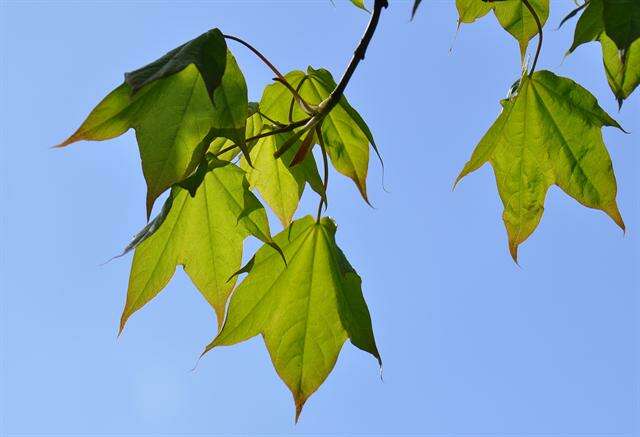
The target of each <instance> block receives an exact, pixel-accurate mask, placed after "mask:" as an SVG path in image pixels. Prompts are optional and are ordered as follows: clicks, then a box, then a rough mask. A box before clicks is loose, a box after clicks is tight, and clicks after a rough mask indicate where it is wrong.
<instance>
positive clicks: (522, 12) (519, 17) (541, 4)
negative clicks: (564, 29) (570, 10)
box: [456, 0, 549, 57]
mask: <svg viewBox="0 0 640 437" xmlns="http://www.w3.org/2000/svg"><path fill="white" fill-rule="evenodd" d="M529 3H530V4H531V7H532V8H533V9H534V11H536V13H537V15H538V18H539V19H540V24H541V25H542V26H544V25H545V23H546V22H547V18H549V0H529ZM456 8H457V9H458V22H459V23H472V22H474V21H475V20H477V19H478V18H481V17H484V16H485V15H487V13H488V12H489V11H490V10H493V12H494V14H495V16H496V18H497V19H498V22H499V23H500V25H501V26H502V27H503V28H504V29H505V30H506V31H507V32H509V33H510V34H511V35H512V36H513V37H514V38H515V39H516V40H518V45H519V46H520V55H521V56H522V57H524V54H525V52H526V51H527V46H528V45H529V41H530V40H531V38H533V37H534V36H535V35H536V34H537V33H538V25H537V24H536V20H535V18H534V16H533V15H532V14H531V12H530V11H529V9H528V8H527V7H526V6H525V5H524V3H523V2H522V0H501V1H493V2H490V1H483V0H456Z"/></svg>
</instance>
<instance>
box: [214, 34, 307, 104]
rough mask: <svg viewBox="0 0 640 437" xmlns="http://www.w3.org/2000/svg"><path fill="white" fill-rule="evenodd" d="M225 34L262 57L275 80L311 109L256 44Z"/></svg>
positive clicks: (227, 37)
mask: <svg viewBox="0 0 640 437" xmlns="http://www.w3.org/2000/svg"><path fill="white" fill-rule="evenodd" d="M223 36H224V37H225V38H226V39H230V40H232V41H236V42H239V43H240V44H242V45H243V46H245V47H246V48H248V49H249V50H251V51H252V52H253V53H254V54H255V55H256V56H257V57H258V58H260V60H261V61H262V62H264V64H265V65H266V66H267V67H269V68H270V69H271V71H273V73H274V74H275V75H276V78H275V79H274V80H277V81H278V82H280V83H282V84H283V85H284V86H285V87H287V89H288V90H289V91H290V92H291V94H293V96H294V97H295V98H296V100H297V101H298V102H300V106H302V107H303V108H305V111H306V110H307V109H309V110H311V108H310V106H309V105H308V104H307V102H305V101H304V99H303V98H302V97H301V96H300V94H298V93H297V92H296V90H295V89H294V88H293V87H292V86H291V84H290V83H289V82H288V81H287V79H285V77H284V75H283V74H282V73H281V72H280V70H278V69H277V68H276V66H275V65H273V64H272V63H271V61H269V60H268V59H267V57H266V56H265V55H263V54H262V53H260V51H259V50H258V49H256V48H255V47H254V46H252V45H251V44H249V43H248V42H246V41H245V40H243V39H242V38H238V37H237V36H233V35H223Z"/></svg>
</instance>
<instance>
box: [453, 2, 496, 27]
mask: <svg viewBox="0 0 640 437" xmlns="http://www.w3.org/2000/svg"><path fill="white" fill-rule="evenodd" d="M456 9H457V10H458V23H473V22H474V21H476V20H477V19H478V18H482V17H484V16H485V15H487V14H488V13H489V11H491V9H493V6H492V3H489V2H483V1H482V0H456Z"/></svg>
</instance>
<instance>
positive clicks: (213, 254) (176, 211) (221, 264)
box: [120, 158, 282, 331]
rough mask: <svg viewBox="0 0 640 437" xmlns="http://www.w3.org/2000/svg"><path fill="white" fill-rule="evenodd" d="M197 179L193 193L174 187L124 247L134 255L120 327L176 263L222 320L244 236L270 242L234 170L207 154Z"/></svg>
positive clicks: (263, 218)
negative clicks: (152, 216) (140, 229)
mask: <svg viewBox="0 0 640 437" xmlns="http://www.w3.org/2000/svg"><path fill="white" fill-rule="evenodd" d="M202 178H203V180H202V182H201V183H199V184H198V188H197V191H196V192H195V196H194V197H192V196H191V195H190V194H189V191H188V190H187V189H185V188H181V187H179V186H175V187H174V188H173V189H172V190H171V193H170V195H169V198H168V199H167V202H166V203H165V206H164V207H163V209H162V211H161V213H160V214H159V216H158V218H156V219H155V220H153V221H152V222H150V223H149V225H147V226H146V227H145V229H143V231H142V232H141V233H139V234H138V235H137V236H136V237H135V238H134V240H133V241H132V243H131V244H130V245H129V246H128V247H127V248H126V249H125V253H126V252H128V251H129V250H131V249H133V248H135V255H134V257H133V264H132V266H131V274H130V277H129V288H128V291H127V301H126V304H125V308H124V311H123V313H122V318H121V321H120V331H122V329H123V328H124V326H125V323H126V322H127V320H128V318H129V317H130V316H131V315H132V314H133V313H134V312H136V311H137V310H139V309H140V308H142V307H143V306H144V305H145V304H147V303H148V302H149V301H150V300H152V299H153V298H154V297H155V296H156V295H157V294H158V293H159V292H160V291H161V290H162V289H163V288H164V287H165V286H166V285H167V284H168V283H169V281H170V280H171V277H172V276H173V274H174V272H175V269H176V266H178V265H182V266H183V267H184V270H185V271H186V273H187V274H188V275H189V277H190V278H191V280H192V281H193V283H194V284H195V285H196V287H197V288H198V290H200V292H201V293H202V295H203V296H204V298H205V299H206V300H207V302H209V303H210V304H211V306H212V307H213V308H214V310H215V312H216V315H217V317H218V322H219V324H220V323H222V320H223V318H224V310H225V305H226V302H227V298H228V297H229V294H230V293H231V290H232V289H233V286H234V283H235V279H234V280H229V278H230V277H231V276H232V275H233V273H234V272H235V271H237V270H238V269H239V268H240V264H241V261H242V243H243V241H244V239H245V238H246V237H247V236H248V235H254V236H256V237H257V238H259V239H260V240H262V241H264V242H265V243H267V244H270V245H272V246H275V244H274V243H273V240H272V239H271V236H270V232H269V223H268V221H267V215H266V212H265V210H264V208H263V207H262V205H261V204H260V202H259V201H258V199H257V198H256V197H255V196H254V195H253V194H252V193H251V192H250V191H249V188H248V183H247V181H246V178H245V174H244V172H243V171H242V170H241V169H240V168H238V167H237V166H235V165H234V164H231V163H228V162H224V161H220V160H217V159H215V158H210V159H209V162H208V165H207V167H206V168H205V170H204V174H203V175H202ZM269 250H273V249H269ZM274 253H277V252H276V251H274ZM280 262H281V263H282V259H281V260H280Z"/></svg>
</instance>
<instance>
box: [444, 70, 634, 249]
mask: <svg viewBox="0 0 640 437" xmlns="http://www.w3.org/2000/svg"><path fill="white" fill-rule="evenodd" d="M502 106H503V110H502V113H501V114H500V116H499V117H498V119H497V120H496V121H495V123H494V124H493V126H491V128H490V129H489V131H488V132H487V133H486V134H485V135H484V137H483V138H482V140H480V143H479V144H478V146H477V147H476V149H475V150H474V152H473V155H472V156H471V159H470V160H469V162H467V164H466V165H465V166H464V168H463V170H462V172H461V173H460V175H459V176H458V179H457V180H456V183H457V182H458V181H459V180H460V179H462V178H463V177H464V176H465V175H467V174H468V173H471V172H472V171H475V170H477V169H478V168H480V167H481V166H482V165H483V164H485V163H486V162H489V163H490V164H491V166H492V167H493V170H494V173H495V176H496V181H497V184H498V192H499V194H500V198H501V199H502V203H503V205H504V213H503V220H504V223H505V226H506V228H507V233H508V235H509V250H510V252H511V255H512V256H513V258H514V260H517V250H518V245H519V244H520V243H522V242H523V241H525V240H526V239H527V238H528V237H529V235H531V233H532V232H533V231H534V230H535V228H536V227H537V226H538V223H539V222H540V219H541V217H542V213H543V210H544V200H545V196H546V193H547V190H548V189H549V187H550V186H551V185H553V184H555V185H558V186H559V187H560V188H561V189H562V190H564V191H565V192H566V193H567V194H568V195H570V196H571V197H573V198H574V199H576V200H577V201H578V202H580V203H582V204H583V205H585V206H587V207H590V208H596V209H600V210H602V211H604V212H605V213H607V214H608V215H609V216H610V217H611V218H612V219H613V220H614V221H615V222H616V223H617V224H618V225H619V226H620V227H621V228H623V229H624V222H623V221H622V217H621V216H620V212H619V210H618V206H617V203H616V192H617V188H616V179H615V175H614V173H613V167H612V164H611V159H610V157H609V153H608V152H607V149H606V147H605V145H604V142H603V139H602V132H601V128H602V127H603V126H614V127H618V128H620V126H619V125H618V123H617V122H616V121H615V120H613V119H612V118H611V117H610V116H609V115H608V114H607V113H606V112H605V111H604V110H603V109H602V108H600V106H599V105H598V102H597V100H596V99H595V97H593V96H592V95H591V94H590V93H589V92H588V91H587V90H586V89H584V88H582V87H581V86H580V85H578V84H576V83H575V82H573V81H572V80H570V79H566V78H562V77H559V76H556V75H555V74H553V73H551V72H549V71H539V72H536V73H534V74H533V75H532V76H531V77H529V76H525V77H523V78H522V79H521V83H520V86H519V89H518V90H517V94H516V95H515V96H513V97H511V98H510V99H509V100H504V101H503V102H502Z"/></svg>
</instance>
